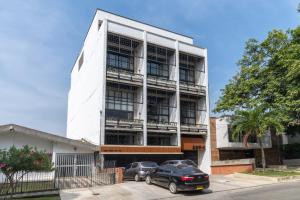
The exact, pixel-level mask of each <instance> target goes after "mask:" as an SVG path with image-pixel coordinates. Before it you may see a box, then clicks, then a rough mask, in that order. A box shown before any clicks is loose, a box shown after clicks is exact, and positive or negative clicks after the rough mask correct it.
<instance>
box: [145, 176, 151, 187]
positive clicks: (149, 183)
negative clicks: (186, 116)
mask: <svg viewBox="0 0 300 200" xmlns="http://www.w3.org/2000/svg"><path fill="white" fill-rule="evenodd" d="M146 183H147V184H148V185H151V184H152V182H151V177H150V176H146Z"/></svg>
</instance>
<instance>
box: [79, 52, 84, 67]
mask: <svg viewBox="0 0 300 200" xmlns="http://www.w3.org/2000/svg"><path fill="white" fill-rule="evenodd" d="M83 61H84V51H83V52H82V53H81V55H80V58H79V61H78V71H79V70H80V69H81V67H82V65H83Z"/></svg>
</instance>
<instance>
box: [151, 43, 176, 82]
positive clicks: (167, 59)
mask: <svg viewBox="0 0 300 200" xmlns="http://www.w3.org/2000/svg"><path fill="white" fill-rule="evenodd" d="M174 53H175V51H174V50H172V49H168V48H165V47H160V46H157V45H152V44H148V45H147V74H148V75H149V76H155V77H159V78H163V79H169V71H170V69H169V68H170V66H172V65H175V62H174V58H175V57H174Z"/></svg>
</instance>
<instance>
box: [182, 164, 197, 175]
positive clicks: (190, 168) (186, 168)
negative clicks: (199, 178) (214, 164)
mask: <svg viewBox="0 0 300 200" xmlns="http://www.w3.org/2000/svg"><path fill="white" fill-rule="evenodd" d="M177 172H178V173H181V174H191V173H192V174H194V173H202V171H201V170H200V169H198V168H196V167H193V166H186V165H179V166H177Z"/></svg>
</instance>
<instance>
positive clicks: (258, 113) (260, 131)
mask: <svg viewBox="0 0 300 200" xmlns="http://www.w3.org/2000/svg"><path fill="white" fill-rule="evenodd" d="M232 128H233V134H232V136H233V138H237V137H238V136H239V134H244V139H243V143H244V145H245V146H247V141H248V137H249V136H251V135H252V136H255V137H256V138H257V140H258V144H259V147H260V150H261V161H262V167H263V169H265V168H266V158H265V152H264V147H263V144H262V139H263V137H264V136H265V135H266V132H267V130H269V129H271V128H272V129H274V130H275V131H276V133H277V134H280V133H282V131H283V129H284V126H283V125H282V124H281V123H280V120H279V119H278V118H277V117H276V115H275V113H273V112H269V111H266V110H265V109H263V108H261V107H257V108H254V109H250V110H240V111H237V112H236V113H235V117H234V118H233V122H232Z"/></svg>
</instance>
